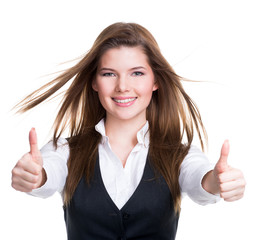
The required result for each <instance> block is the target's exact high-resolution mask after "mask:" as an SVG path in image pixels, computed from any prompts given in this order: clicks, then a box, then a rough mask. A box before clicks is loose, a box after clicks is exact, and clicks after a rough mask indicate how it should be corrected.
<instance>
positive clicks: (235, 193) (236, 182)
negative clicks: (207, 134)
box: [213, 141, 246, 202]
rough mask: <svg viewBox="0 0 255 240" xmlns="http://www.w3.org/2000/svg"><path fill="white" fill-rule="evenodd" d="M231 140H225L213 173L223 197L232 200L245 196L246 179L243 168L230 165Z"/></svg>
mask: <svg viewBox="0 0 255 240" xmlns="http://www.w3.org/2000/svg"><path fill="white" fill-rule="evenodd" d="M228 154H229V142H228V141H225V142H224V144H223V146H222V148H221V156H220V159H219V161H218V162H217V163H216V165H215V167H214V170H213V175H214V177H215V179H216V183H217V185H218V190H219V193H220V196H221V198H223V199H224V200H225V201H228V202H232V201H235V200H238V199H240V198H242V197H243V195H244V190H245V185H246V182H245V179H244V176H243V173H242V171H241V170H239V169H236V168H232V167H231V166H229V165H228V162H227V160H228Z"/></svg>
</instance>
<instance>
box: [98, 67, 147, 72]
mask: <svg viewBox="0 0 255 240" xmlns="http://www.w3.org/2000/svg"><path fill="white" fill-rule="evenodd" d="M137 69H144V70H146V68H145V67H143V66H137V67H133V68H130V69H129V70H137ZM99 71H100V72H101V71H112V72H114V71H116V70H114V69H113V68H107V67H103V68H100V69H99Z"/></svg>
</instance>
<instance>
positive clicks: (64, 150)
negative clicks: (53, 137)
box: [40, 138, 69, 157]
mask: <svg viewBox="0 0 255 240" xmlns="http://www.w3.org/2000/svg"><path fill="white" fill-rule="evenodd" d="M40 151H41V153H42V155H47V154H52V153H55V154H59V155H63V156H65V157H66V156H68V155H69V144H68V141H67V139H65V138H59V139H58V142H57V147H55V146H54V144H53V141H49V142H48V143H47V144H45V145H44V146H43V147H42V148H41V150H40Z"/></svg>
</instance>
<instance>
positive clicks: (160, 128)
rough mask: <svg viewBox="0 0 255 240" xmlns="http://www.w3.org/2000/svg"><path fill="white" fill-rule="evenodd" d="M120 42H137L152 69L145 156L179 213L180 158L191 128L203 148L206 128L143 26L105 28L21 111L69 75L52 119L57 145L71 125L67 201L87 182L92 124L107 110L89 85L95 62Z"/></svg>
mask: <svg viewBox="0 0 255 240" xmlns="http://www.w3.org/2000/svg"><path fill="white" fill-rule="evenodd" d="M120 46H126V47H136V46H140V47H141V48H142V50H143V51H144V53H145V54H146V55H147V57H148V61H149V64H150V66H151V68H152V70H153V72H154V76H155V79H156V83H157V86H158V89H157V90H156V91H154V92H153V95H152V99H151V102H150V104H149V106H148V108H147V113H146V115H147V116H146V117H147V120H148V122H149V131H150V148H149V157H150V160H151V162H152V163H153V166H154V168H155V170H156V172H158V173H159V174H161V175H162V176H163V177H164V179H165V181H166V183H167V184H168V186H169V189H170V191H171V194H172V197H173V200H174V205H175V210H176V211H177V212H178V211H179V210H180V200H181V194H180V187H179V182H178V178H179V174H180V166H181V163H182V161H183V159H184V157H185V156H186V154H187V153H188V150H189V148H190V145H191V142H192V140H193V137H194V128H195V130H196V131H197V133H198V136H199V139H200V142H201V146H202V149H203V148H204V144H203V137H202V134H201V133H203V136H204V137H205V139H206V132H205V129H204V126H203V123H202V120H201V117H200V114H199V111H198V108H197V107H196V105H195V104H194V102H193V101H192V100H191V98H190V97H189V96H188V95H187V94H186V92H185V91H184V89H183V86H182V84H181V80H182V78H181V77H179V76H178V75H177V74H176V73H175V72H174V70H173V69H172V67H171V66H170V65H169V63H168V62H167V61H166V60H165V58H164V57H163V56H162V54H161V52H160V49H159V47H158V44H157V42H156V40H155V39H154V37H153V36H152V34H151V33H150V32H149V31H148V30H147V29H145V28H144V27H142V26H140V25H138V24H135V23H115V24H112V25H110V26H109V27H107V28H106V29H104V30H103V31H102V32H101V34H100V35H99V36H98V37H97V39H96V41H95V42H94V44H93V46H92V48H91V49H90V51H88V53H87V54H86V55H85V56H84V57H83V58H82V59H81V60H80V62H79V63H78V64H76V65H75V66H73V67H71V68H70V69H68V70H66V71H65V72H63V73H62V74H61V75H60V76H59V77H57V78H56V79H54V80H53V81H51V82H49V83H48V84H46V85H44V86H42V87H41V88H40V89H38V90H36V91H34V92H33V93H32V94H30V95H29V96H27V97H26V98H25V99H24V100H23V101H22V102H21V103H20V104H19V107H20V109H19V111H20V112H25V111H27V110H29V109H31V108H33V107H35V106H37V105H38V104H40V103H41V102H43V101H45V100H46V99H48V98H49V97H51V96H52V95H53V94H55V93H56V92H57V91H58V90H59V89H60V88H61V87H62V86H64V85H65V84H66V83H67V82H68V81H70V80H72V83H71V85H70V87H69V88H68V89H67V90H66V92H65V95H64V97H63V100H62V104H61V107H60V110H59V112H58V114H57V117H56V119H55V123H54V135H53V142H54V144H55V146H57V141H58V139H59V137H60V136H61V134H62V133H63V131H64V130H65V129H66V128H69V130H70V138H69V146H70V157H69V160H68V177H67V180H66V185H65V189H64V204H65V205H67V204H68V203H69V202H70V200H71V198H72V196H73V194H74V191H75V189H76V187H77V185H78V183H79V181H80V180H81V178H82V177H83V176H85V177H86V180H87V181H88V183H89V181H90V179H91V177H92V175H93V171H94V166H95V161H96V157H97V150H98V144H99V142H100V140H101V135H100V134H99V133H98V132H96V131H95V125H96V124H97V123H98V122H99V121H100V120H101V119H102V118H104V117H105V115H106V113H105V109H104V108H103V106H102V105H101V103H100V101H99V98H98V95H97V92H95V91H94V90H93V89H92V82H93V80H94V78H95V76H96V72H97V67H98V63H99V60H100V58H101V56H102V55H103V54H104V53H105V52H106V51H107V50H108V49H111V48H118V47H120ZM42 91H43V92H42ZM41 92H42V93H41Z"/></svg>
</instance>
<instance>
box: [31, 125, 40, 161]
mask: <svg viewBox="0 0 255 240" xmlns="http://www.w3.org/2000/svg"><path fill="white" fill-rule="evenodd" d="M29 145H30V154H31V155H32V158H33V160H35V161H36V162H38V163H40V162H41V161H40V159H41V153H40V151H39V149H38V146H37V135H36V131H35V128H32V129H31V130H30V132H29Z"/></svg>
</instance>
